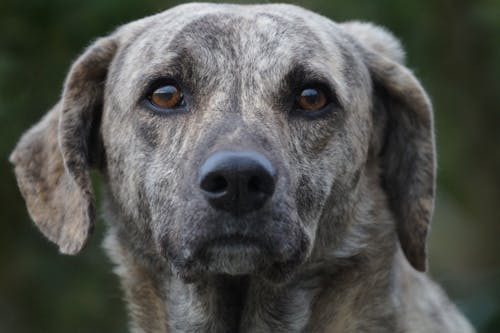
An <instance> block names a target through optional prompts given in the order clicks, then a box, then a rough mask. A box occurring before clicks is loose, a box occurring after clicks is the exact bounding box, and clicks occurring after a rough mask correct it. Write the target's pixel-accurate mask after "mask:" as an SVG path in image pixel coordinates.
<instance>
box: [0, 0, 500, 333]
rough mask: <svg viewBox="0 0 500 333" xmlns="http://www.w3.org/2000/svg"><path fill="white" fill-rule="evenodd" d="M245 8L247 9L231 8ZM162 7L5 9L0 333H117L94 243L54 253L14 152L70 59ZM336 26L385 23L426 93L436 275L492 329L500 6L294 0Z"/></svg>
mask: <svg viewBox="0 0 500 333" xmlns="http://www.w3.org/2000/svg"><path fill="white" fill-rule="evenodd" d="M237 2H240V3H244V2H254V1H237ZM176 3H177V2H174V1H158V0H144V1H132V0H120V1H119V0H111V1H102V0H87V1H74V0H52V1H41V0H24V1H14V0H2V2H0V31H1V34H0V133H1V139H2V140H0V157H1V158H0V175H1V180H2V185H1V187H0V202H1V204H2V208H1V209H0V220H1V222H2V232H1V233H0V267H1V269H0V332H21V333H23V332H26V333H28V332H52V333H58V332H75V333H80V332H81V333H84V332H103V331H106V332H124V331H126V327H127V318H126V311H125V307H124V304H123V302H122V299H121V298H122V293H121V291H120V289H119V284H118V280H117V279H116V278H115V277H114V275H113V274H112V273H111V269H110V268H111V265H110V263H109V262H108V260H107V259H106V258H105V256H104V255H103V251H102V250H101V248H100V246H99V244H100V242H101V240H102V233H103V230H104V222H103V221H100V223H99V224H98V226H97V232H96V233H97V235H96V237H94V239H93V240H92V242H91V244H90V246H89V247H88V248H87V249H86V250H85V251H84V253H83V254H82V255H80V256H78V257H66V256H61V255H58V254H57V250H56V247H55V246H52V245H50V244H49V243H48V242H47V241H46V240H44V239H43V238H42V236H41V235H40V234H39V233H38V232H37V230H36V228H35V227H34V226H33V224H32V223H31V222H30V220H29V217H28V215H27V212H26V209H25V206H24V203H23V201H22V199H21V196H20V194H19V192H18V190H17V188H16V184H15V179H14V177H13V173H12V171H11V167H10V165H9V164H8V162H7V157H8V154H9V152H10V151H11V150H12V148H13V147H14V144H15V142H16V141H17V139H18V138H19V136H20V134H21V133H22V132H23V131H24V130H25V129H27V128H28V127H29V126H31V125H32V124H33V123H34V122H35V121H36V120H37V119H39V118H40V117H41V116H42V115H43V114H44V113H45V111H46V110H48V109H49V107H50V106H51V105H52V104H54V103H55V102H56V100H57V99H58V97H59V94H60V91H61V86H62V82H63V80H64V76H65V73H66V71H67V69H68V67H69V66H70V64H71V61H72V60H73V59H75V58H76V57H77V55H78V54H79V52H81V50H82V49H83V48H84V47H85V46H87V45H88V44H89V43H90V42H91V41H92V40H93V39H95V38H96V37H98V36H101V35H105V34H106V33H108V32H110V31H112V30H113V29H114V27H116V26H117V25H120V24H123V23H126V22H128V21H131V20H134V19H138V18H141V17H143V16H146V15H150V14H153V13H155V12H158V11H161V10H164V9H166V8H169V7H171V6H173V5H175V4H176ZM295 3H296V4H299V5H302V6H305V7H307V8H310V9H312V10H315V11H318V12H320V13H322V14H324V15H325V16H328V17H331V18H333V19H334V20H337V21H344V20H349V19H360V20H368V21H373V22H375V23H378V24H381V25H385V26H386V27H388V28H389V29H390V30H392V31H393V32H394V33H395V34H396V35H397V36H399V37H400V38H401V40H402V41H403V44H404V45H405V48H406V50H407V53H408V64H409V66H410V67H411V68H412V69H414V71H415V72H416V74H417V76H418V77H419V78H420V79H421V80H422V82H423V84H424V86H425V87H426V88H427V90H428V91H429V93H430V95H431V96H432V98H433V101H434V106H435V116H436V127H437V140H438V150H439V193H438V200H437V206H436V216H435V219H434V224H433V233H432V236H431V257H430V261H431V266H432V268H433V270H432V274H433V276H434V277H435V278H436V279H437V280H438V281H440V282H441V283H442V284H443V285H444V286H445V288H446V289H447V291H448V292H449V293H450V295H451V296H452V297H453V298H454V299H455V300H456V301H457V302H458V303H459V304H460V306H461V308H462V309H463V310H464V311H465V312H466V313H467V315H468V316H469V317H470V318H471V320H472V321H473V322H474V324H475V325H476V326H477V327H478V328H479V329H480V331H481V332H484V333H487V332H498V331H499V330H500V283H499V281H500V268H499V267H500V265H499V263H500V257H499V256H498V253H499V249H500V245H499V242H498V236H499V234H500V233H499V232H500V224H499V222H500V210H499V209H498V207H497V206H498V203H500V172H499V170H500V149H499V148H500V147H499V143H500V131H499V130H498V128H497V126H498V125H499V124H500V97H499V93H500V61H499V60H500V42H499V37H500V1H498V0H476V1H472V0H470V1H467V0H457V1H451V0H437V1H431V0H428V1H423V0H406V1H401V0H377V1H375V0H335V1H328V2H327V1H319V0H313V1H305V0H303V1H296V2H295Z"/></svg>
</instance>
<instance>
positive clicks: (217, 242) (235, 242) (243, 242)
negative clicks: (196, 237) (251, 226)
mask: <svg viewBox="0 0 500 333" xmlns="http://www.w3.org/2000/svg"><path fill="white" fill-rule="evenodd" d="M213 246H227V247H239V246H257V247H265V246H264V244H263V242H262V240H260V239H259V238H257V237H252V236H245V235H224V236H219V237H215V238H211V239H209V240H208V241H206V242H205V243H204V244H203V245H202V246H201V247H200V248H201V249H207V248H210V247H213Z"/></svg>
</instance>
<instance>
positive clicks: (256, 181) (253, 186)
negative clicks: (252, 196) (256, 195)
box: [247, 176, 262, 192]
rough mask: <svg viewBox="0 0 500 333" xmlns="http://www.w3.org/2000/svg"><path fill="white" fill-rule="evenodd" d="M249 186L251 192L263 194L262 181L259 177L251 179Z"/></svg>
mask: <svg viewBox="0 0 500 333" xmlns="http://www.w3.org/2000/svg"><path fill="white" fill-rule="evenodd" d="M247 186H248V191H250V192H262V184H261V179H260V178H259V177H258V176H252V177H250V179H249V180H248V185H247Z"/></svg>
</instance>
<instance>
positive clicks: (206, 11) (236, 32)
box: [108, 4, 352, 105]
mask: <svg viewBox="0 0 500 333" xmlns="http://www.w3.org/2000/svg"><path fill="white" fill-rule="evenodd" d="M120 32H121V33H120V35H121V36H120V37H121V38H120V39H121V43H122V47H121V49H120V51H119V54H118V55H117V57H116V59H115V60H114V62H113V65H112V66H111V68H110V75H109V76H108V79H109V80H108V83H109V85H110V87H111V86H112V87H114V88H116V87H119V90H120V91H121V92H120V93H121V94H122V95H123V93H122V92H125V91H127V93H126V94H125V95H127V96H125V95H123V96H122V101H121V103H122V104H123V105H126V104H130V103H129V102H130V101H132V99H137V98H138V96H136V95H137V94H138V92H139V89H138V88H139V87H144V86H146V85H147V82H148V81H149V82H151V80H152V78H153V79H154V78H155V77H161V76H162V75H165V76H169V75H170V76H174V77H175V76H177V74H173V75H172V73H179V72H183V73H184V74H183V77H191V76H192V75H195V76H196V77H197V78H200V77H205V78H206V77H209V78H211V80H218V79H217V78H222V80H218V82H220V83H222V84H221V85H220V88H221V89H225V88H224V87H223V86H224V85H228V84H229V85H232V84H234V79H235V78H240V79H242V80H244V81H245V82H251V81H255V80H257V81H258V82H260V83H259V85H260V86H261V88H262V87H264V86H265V85H269V86H270V87H272V86H274V85H275V84H276V83H279V80H281V79H282V78H283V77H284V76H285V75H286V74H287V73H288V72H290V70H292V69H293V68H294V67H297V66H296V65H300V66H299V67H305V68H311V69H313V72H322V73H328V74H331V75H332V76H331V77H333V78H334V79H335V81H337V82H336V83H338V84H337V88H339V95H340V97H342V96H346V95H347V94H348V91H349V87H348V84H347V80H346V76H348V75H346V71H345V70H344V67H346V66H350V65H349V64H350V63H352V61H349V59H347V58H346V57H352V52H349V49H351V50H352V45H349V41H348V40H347V39H346V38H345V34H344V33H343V32H342V29H341V28H340V27H339V26H338V25H337V24H335V22H333V21H331V20H329V19H327V18H325V17H323V16H321V15H318V14H315V13H313V12H310V11H308V10H305V9H303V8H300V7H296V6H293V5H282V4H268V5H226V4H224V5H219V4H187V5H180V6H177V7H174V8H172V9H170V10H167V11H165V12H163V13H160V14H157V15H154V16H151V17H148V18H145V19H142V20H139V21H135V22H132V23H129V24H127V25H125V26H123V27H122V28H121V31H120ZM346 50H347V52H346ZM304 64H305V66H302V65H304ZM309 65H312V67H311V66H309ZM191 70H193V72H190V71H191ZM186 71H187V72H186ZM266 82H267V83H266ZM111 90H116V89H111ZM111 90H110V91H111ZM129 100H130V101H129Z"/></svg>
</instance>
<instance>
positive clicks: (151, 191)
mask: <svg viewBox="0 0 500 333" xmlns="http://www.w3.org/2000/svg"><path fill="white" fill-rule="evenodd" d="M158 78H169V79H174V80H175V81H176V82H178V84H179V85H180V86H181V87H182V89H183V90H184V93H185V98H186V102H187V104H188V106H187V109H186V110H185V111H183V112H172V113H170V114H160V113H157V112H153V111H151V110H150V109H148V108H147V107H146V106H145V103H144V99H145V97H146V96H147V91H148V89H149V88H150V85H151V83H152V82H154V81H155V80H157V79H158ZM318 82H322V83H323V84H325V85H326V86H328V87H329V89H331V91H332V95H333V96H334V100H335V103H336V104H335V105H334V106H333V107H332V109H331V110H330V112H328V113H324V114H322V115H320V116H318V117H309V116H307V115H305V114H303V113H301V112H298V111H297V110H295V109H294V98H295V96H296V95H297V93H299V92H300V89H301V88H303V87H304V85H307V84H308V83H318ZM221 150H233V151H255V152H258V153H260V154H262V155H263V156H265V157H267V158H268V159H269V160H270V161H271V163H272V164H273V165H274V167H275V168H276V169H277V173H278V175H279V176H278V180H277V183H276V186H275V188H276V189H275V193H274V195H273V197H272V198H271V199H270V200H269V201H268V202H267V203H266V204H265V205H264V206H263V207H262V208H260V209H259V210H257V211H255V212H251V213H249V214H247V215H244V216H238V217H234V216H232V215H230V214H228V213H225V212H221V211H219V210H216V209H214V208H212V207H211V206H210V205H209V204H208V203H207V201H206V200H205V199H204V197H203V195H202V194H201V193H200V190H199V189H198V187H197V177H198V170H199V167H200V165H201V164H202V163H203V161H205V160H206V159H207V158H208V157H209V156H210V155H211V154H213V153H215V152H217V151H221ZM11 161H12V163H13V164H14V165H15V172H16V176H17V179H18V184H19V187H20V189H21V193H22V194H23V196H24V198H25V199H26V202H27V206H28V211H29V213H30V215H31V217H32V218H33V220H34V221H35V223H36V224H37V226H38V227H39V228H40V230H41V231H42V232H43V233H44V234H45V235H46V236H47V237H48V238H49V239H50V240H52V241H53V242H55V243H57V244H58V245H59V248H60V250H61V252H62V253H67V254H75V253H78V252H79V251H80V250H81V249H82V248H83V247H84V245H85V244H86V243H87V240H88V238H89V236H90V234H91V232H92V228H93V224H94V220H95V212H94V211H95V208H94V203H93V200H94V196H93V193H92V188H91V183H90V178H89V170H90V169H91V168H94V169H96V170H98V171H99V173H100V174H101V175H102V178H103V182H104V187H105V189H106V195H105V196H106V205H105V206H106V208H105V211H106V216H107V220H108V222H109V232H108V236H107V240H106V242H105V247H106V249H107V252H108V254H109V255H110V257H111V258H112V259H113V261H114V262H115V263H116V265H117V268H116V273H117V274H118V275H119V276H120V278H121V280H122V284H123V288H124V290H125V294H126V298H127V301H128V304H129V310H130V316H131V329H132V331H133V332H343V333H348V332H413V333H415V332H425V333H430V332H439V333H444V332H453V333H459V332H464V333H465V332H473V328H472V327H471V326H470V325H469V324H468V322H467V321H466V320H465V319H464V318H463V317H462V316H461V315H460V314H459V312H458V311H457V310H456V308H455V307H454V306H453V305H452V304H451V303H450V302H449V301H448V300H447V298H446V296H445V295H444V294H443V292H442V291H441V289H440V288H439V287H438V286H436V285H435V284H434V283H433V282H432V281H431V280H430V279H429V278H428V277H427V276H426V275H425V273H422V272H423V271H425V268H426V251H425V242H426V238H427V233H428V228H429V222H430V220H431V215H432V209H433V200H434V191H435V189H434V187H435V185H434V184H435V179H434V178H435V149H434V136H433V120H432V109H431V104H430V101H429V99H428V97H427V95H426V93H425V92H424V90H423V89H422V87H421V86H420V84H419V82H418V80H417V79H416V78H415V77H414V76H413V74H412V73H411V71H409V70H408V69H407V68H406V67H405V66H404V53H403V50H402V48H401V46H400V43H399V42H398V40H397V39H396V38H395V37H394V36H393V35H392V34H390V33H389V32H388V31H386V30H385V29H382V28H380V27H377V26H374V25H371V24H367V23H360V22H348V23H342V24H336V23H334V22H332V21H330V20H329V19H327V18H325V17H322V16H319V15H317V14H314V13H312V12H309V11H307V10H304V9H302V8H299V7H296V6H291V5H262V6H236V5H214V4H187V5H182V6H178V7H175V8H173V9H170V10H168V11H165V12H163V13H160V14H158V15H154V16H151V17H147V18H145V19H142V20H139V21H136V22H132V23H130V24H127V25H124V26H122V27H120V28H119V29H117V30H116V31H115V32H114V33H112V34H111V35H109V36H107V37H104V38H101V39H99V40H97V41H96V42H95V43H94V44H92V45H91V46H90V47H89V48H88V49H87V50H86V52H85V53H84V54H83V55H82V56H80V58H79V59H78V60H77V61H76V62H75V64H74V65H73V66H72V68H71V70H70V72H69V74H68V77H67V79H66V83H65V85H64V90H63V94H62V98H61V101H60V102H59V103H58V104H57V105H56V106H55V107H54V108H53V109H52V110H51V111H49V113H48V114H47V116H45V118H43V119H42V120H41V121H40V122H39V123H38V124H37V125H35V126H34V127H33V128H32V129H30V130H29V131H28V132H26V133H25V134H24V136H23V137H22V139H21V140H20V142H19V144H18V145H17V147H16V149H15V150H14V152H13V153H12V156H11ZM226 237H240V238H243V239H252V240H255V242H256V245H255V244H254V245H253V246H249V245H246V244H240V245H237V246H232V247H231V246H225V245H224V243H223V241H222V245H221V246H214V245H213V244H214V242H215V243H217V242H219V243H220V242H221V241H220V240H221V239H222V240H223V239H225V238H226ZM238 239H239V238H238ZM219 243H217V244H219ZM219 245H220V244H219ZM226 245H227V244H226ZM233 245H234V244H233ZM419 271H420V272H419Z"/></svg>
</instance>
